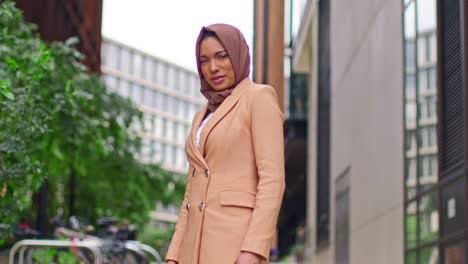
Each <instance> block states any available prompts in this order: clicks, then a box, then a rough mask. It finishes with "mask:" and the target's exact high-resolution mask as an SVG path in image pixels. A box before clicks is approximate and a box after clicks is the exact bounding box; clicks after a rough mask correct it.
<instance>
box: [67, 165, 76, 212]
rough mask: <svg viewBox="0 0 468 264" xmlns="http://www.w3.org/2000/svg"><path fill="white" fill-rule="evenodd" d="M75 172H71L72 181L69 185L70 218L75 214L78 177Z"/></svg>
mask: <svg viewBox="0 0 468 264" xmlns="http://www.w3.org/2000/svg"><path fill="white" fill-rule="evenodd" d="M75 174H76V173H75V170H74V169H71V171H70V181H69V184H68V216H69V217H70V216H72V215H74V214H75V181H76V175H75Z"/></svg>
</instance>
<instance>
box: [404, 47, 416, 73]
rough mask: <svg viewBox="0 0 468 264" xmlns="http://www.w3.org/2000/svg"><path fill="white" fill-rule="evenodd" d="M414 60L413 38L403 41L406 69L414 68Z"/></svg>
mask: <svg viewBox="0 0 468 264" xmlns="http://www.w3.org/2000/svg"><path fill="white" fill-rule="evenodd" d="M415 61H416V45H415V42H414V40H407V41H405V64H406V70H410V69H414V66H415Z"/></svg>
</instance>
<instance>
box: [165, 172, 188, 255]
mask: <svg viewBox="0 0 468 264" xmlns="http://www.w3.org/2000/svg"><path fill="white" fill-rule="evenodd" d="M188 175H190V171H189V174H188ZM192 178H193V177H187V184H186V186H185V194H184V200H183V201H182V205H181V206H180V210H179V219H178V220H177V224H176V227H175V232H174V235H172V240H171V244H170V245H169V249H168V250H167V254H166V259H165V260H166V261H168V260H174V261H177V262H179V256H180V254H179V253H180V252H179V251H180V246H181V245H182V239H183V237H184V233H185V228H186V226H187V214H188V212H187V209H186V205H187V202H188V194H189V193H190V186H191V185H190V183H191V180H192Z"/></svg>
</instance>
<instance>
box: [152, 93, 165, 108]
mask: <svg viewBox="0 0 468 264" xmlns="http://www.w3.org/2000/svg"><path fill="white" fill-rule="evenodd" d="M162 100H163V95H162V93H161V92H158V91H153V107H154V108H155V109H156V110H159V111H161V110H162V104H163V103H162Z"/></svg>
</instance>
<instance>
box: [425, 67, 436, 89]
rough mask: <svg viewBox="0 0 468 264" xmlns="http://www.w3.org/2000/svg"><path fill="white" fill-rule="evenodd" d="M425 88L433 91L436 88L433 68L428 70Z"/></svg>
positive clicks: (434, 69)
mask: <svg viewBox="0 0 468 264" xmlns="http://www.w3.org/2000/svg"><path fill="white" fill-rule="evenodd" d="M427 87H428V89H429V90H435V89H436V87H437V72H436V68H435V67H431V68H430V69H429V70H428V83H427Z"/></svg>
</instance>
